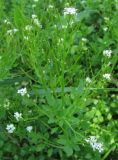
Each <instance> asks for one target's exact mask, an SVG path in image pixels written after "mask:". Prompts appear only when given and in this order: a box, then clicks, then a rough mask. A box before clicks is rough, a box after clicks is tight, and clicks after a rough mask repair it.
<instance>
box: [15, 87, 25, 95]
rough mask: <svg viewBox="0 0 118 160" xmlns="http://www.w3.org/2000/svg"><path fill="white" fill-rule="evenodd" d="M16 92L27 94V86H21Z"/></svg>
mask: <svg viewBox="0 0 118 160" xmlns="http://www.w3.org/2000/svg"><path fill="white" fill-rule="evenodd" d="M17 93H19V94H21V96H24V95H25V94H27V88H21V89H19V90H18V91H17Z"/></svg>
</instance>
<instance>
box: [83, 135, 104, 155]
mask: <svg viewBox="0 0 118 160" xmlns="http://www.w3.org/2000/svg"><path fill="white" fill-rule="evenodd" d="M86 142H87V143H89V144H90V145H91V147H92V148H93V150H94V151H95V150H98V152H100V153H101V152H102V151H103V150H104V149H103V144H102V143H98V142H97V138H96V137H95V136H90V137H89V138H88V139H86Z"/></svg>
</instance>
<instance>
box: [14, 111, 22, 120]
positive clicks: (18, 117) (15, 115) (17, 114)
mask: <svg viewBox="0 0 118 160" xmlns="http://www.w3.org/2000/svg"><path fill="white" fill-rule="evenodd" d="M14 117H15V118H16V120H17V121H19V120H20V119H22V113H18V112H15V113H14Z"/></svg>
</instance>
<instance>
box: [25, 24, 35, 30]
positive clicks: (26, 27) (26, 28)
mask: <svg viewBox="0 0 118 160" xmlns="http://www.w3.org/2000/svg"><path fill="white" fill-rule="evenodd" d="M32 28H33V27H32V26H31V25H27V26H25V30H26V31H31V30H32Z"/></svg>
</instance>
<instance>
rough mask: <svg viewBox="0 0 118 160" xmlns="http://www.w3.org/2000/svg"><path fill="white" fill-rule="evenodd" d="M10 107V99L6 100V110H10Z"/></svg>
mask: <svg viewBox="0 0 118 160" xmlns="http://www.w3.org/2000/svg"><path fill="white" fill-rule="evenodd" d="M9 106H10V101H9V99H5V102H4V106H3V107H4V108H6V109H9Z"/></svg>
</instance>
